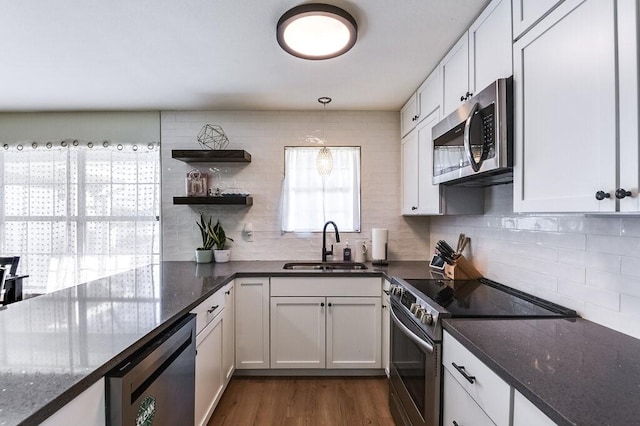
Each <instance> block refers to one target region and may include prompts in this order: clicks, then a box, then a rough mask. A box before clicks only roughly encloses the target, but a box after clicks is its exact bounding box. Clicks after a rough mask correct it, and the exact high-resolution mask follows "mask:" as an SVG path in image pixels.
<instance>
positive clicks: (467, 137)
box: [463, 102, 482, 172]
mask: <svg viewBox="0 0 640 426" xmlns="http://www.w3.org/2000/svg"><path fill="white" fill-rule="evenodd" d="M478 106H479V105H478V103H477V102H476V103H475V104H473V106H472V107H471V112H470V113H469V116H468V117H467V120H466V121H465V123H464V136H463V141H464V150H465V153H466V154H467V159H468V160H469V165H470V166H471V168H472V169H473V171H474V172H477V171H478V170H480V163H482V160H480V163H476V160H475V158H473V152H472V151H471V122H472V121H473V115H474V114H475V113H476V111H478Z"/></svg>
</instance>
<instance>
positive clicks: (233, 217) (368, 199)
mask: <svg viewBox="0 0 640 426" xmlns="http://www.w3.org/2000/svg"><path fill="white" fill-rule="evenodd" d="M323 123H324V124H323ZM204 124H218V125H221V126H222V127H223V129H224V130H225V132H226V134H227V135H228V137H229V139H230V142H231V143H230V145H229V146H228V149H245V150H247V151H248V152H249V153H250V154H251V155H252V160H253V161H252V162H251V163H250V164H246V165H245V164H243V165H238V164H227V165H225V164H215V165H214V164H206V165H197V164H195V165H193V164H186V163H184V162H181V161H178V160H174V159H172V158H171V150H172V149H199V148H200V146H199V144H198V142H197V139H196V136H197V134H198V132H199V131H200V129H201V128H202V126H203V125H204ZM323 127H324V130H325V135H326V139H327V144H328V145H353V146H361V147H362V148H361V163H362V164H361V175H362V188H361V194H362V232H361V233H341V235H340V236H341V240H342V241H344V240H347V239H348V240H349V241H350V243H351V244H353V242H354V241H355V240H358V239H366V240H370V238H371V228H374V227H386V228H389V238H390V241H389V258H390V259H394V260H397V259H401V260H424V259H426V258H427V256H428V253H429V249H428V246H427V244H428V232H429V225H428V223H429V222H428V219H427V218H403V217H402V216H400V139H399V134H400V124H399V114H398V112H352V111H337V112H334V111H327V114H326V121H323V114H322V111H253V112H251V111H226V112H220V111H200V112H163V113H162V116H161V132H162V145H161V146H162V237H163V241H162V246H163V260H194V249H195V248H196V247H198V246H199V245H200V243H201V240H200V233H199V231H198V228H197V227H196V225H195V221H196V219H197V218H198V215H199V213H200V212H204V213H205V214H206V215H207V216H208V215H212V216H213V220H214V221H215V220H216V219H217V218H220V220H221V222H222V224H223V225H224V227H225V230H227V233H228V234H229V236H230V237H232V238H233V239H234V240H235V242H234V243H231V248H232V252H231V253H232V254H231V259H232V260H319V259H320V254H321V247H322V241H321V240H322V237H321V234H319V233H314V234H305V235H301V234H293V233H287V234H282V233H281V232H280V198H281V184H282V175H283V170H284V147H285V146H295V145H308V142H306V141H305V138H306V137H307V136H309V135H311V136H319V135H320V131H321V129H322V128H323ZM194 166H196V167H198V168H200V169H201V170H207V168H208V167H211V166H216V167H219V168H220V169H222V170H223V171H224V172H225V179H226V180H228V181H231V182H232V181H233V180H234V179H235V180H236V182H237V184H238V185H239V186H242V187H244V188H245V189H246V190H248V191H249V192H250V193H251V194H252V195H253V200H254V201H253V206H251V207H240V206H174V205H173V197H174V196H183V195H185V183H184V180H185V176H186V173H187V172H188V171H189V170H190V169H191V168H192V167H194ZM247 222H251V223H252V224H253V229H254V241H253V242H247V241H244V240H243V238H242V235H241V231H242V228H243V226H244V224H245V223H247ZM339 226H340V224H338V227H339Z"/></svg>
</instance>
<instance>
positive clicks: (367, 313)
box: [326, 297, 382, 368]
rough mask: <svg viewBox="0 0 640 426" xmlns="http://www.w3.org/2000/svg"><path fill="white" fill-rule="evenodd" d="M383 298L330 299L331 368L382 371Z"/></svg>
mask: <svg viewBox="0 0 640 426" xmlns="http://www.w3.org/2000/svg"><path fill="white" fill-rule="evenodd" d="M380 306H381V302H380V297H327V310H326V313H327V314H326V315H327V326H326V327H327V343H326V345H327V361H326V362H327V368H380V367H382V361H381V338H382V329H381V326H382V323H381V321H382V312H380V311H381V310H382V309H381V307H380Z"/></svg>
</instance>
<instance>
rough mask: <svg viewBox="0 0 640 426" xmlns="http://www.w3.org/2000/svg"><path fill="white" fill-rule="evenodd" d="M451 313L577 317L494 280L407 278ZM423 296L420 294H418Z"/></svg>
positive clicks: (512, 316) (501, 316)
mask: <svg viewBox="0 0 640 426" xmlns="http://www.w3.org/2000/svg"><path fill="white" fill-rule="evenodd" d="M405 281H406V282H407V283H409V284H410V285H411V286H412V287H413V288H415V289H416V290H418V292H420V293H423V294H424V295H425V296H427V297H429V298H430V299H432V300H433V301H435V302H436V303H437V304H439V305H440V306H442V307H443V308H445V309H446V310H447V311H449V312H450V313H451V316H452V317H458V318H460V317H469V318H482V317H492V318H493V317H500V318H521V317H540V318H544V317H552V318H553V317H576V316H577V314H576V312H575V311H574V310H571V309H567V308H565V307H563V306H560V305H556V304H555V303H552V302H549V301H547V300H544V299H540V298H538V297H535V296H532V295H530V294H528V293H524V292H522V291H519V290H516V289H513V288H511V287H507V286H505V285H502V284H499V283H496V282H494V281H491V280H488V279H485V278H481V279H479V280H456V281H453V280H444V279H405ZM418 296H419V295H418Z"/></svg>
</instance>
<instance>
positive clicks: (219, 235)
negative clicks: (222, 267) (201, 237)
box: [212, 219, 233, 263]
mask: <svg viewBox="0 0 640 426" xmlns="http://www.w3.org/2000/svg"><path fill="white" fill-rule="evenodd" d="M212 236H213V241H214V244H215V247H216V248H215V250H213V256H214V258H215V261H216V263H225V262H228V261H229V259H230V258H231V250H228V249H225V248H224V247H225V245H226V243H227V240H229V241H233V239H232V238H229V237H227V234H226V233H225V232H224V228H223V227H222V225H221V224H220V219H218V222H216V224H215V226H214V227H213V232H212Z"/></svg>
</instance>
